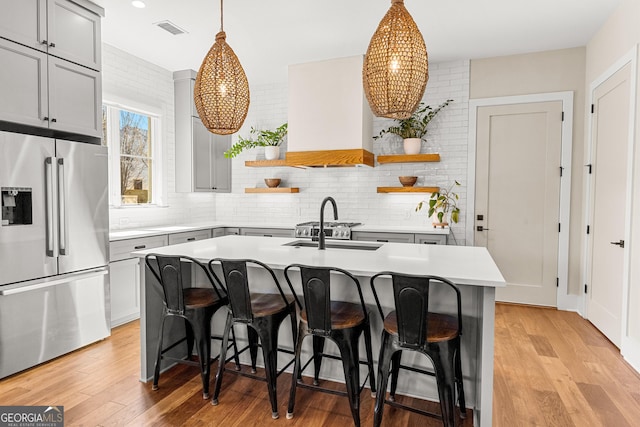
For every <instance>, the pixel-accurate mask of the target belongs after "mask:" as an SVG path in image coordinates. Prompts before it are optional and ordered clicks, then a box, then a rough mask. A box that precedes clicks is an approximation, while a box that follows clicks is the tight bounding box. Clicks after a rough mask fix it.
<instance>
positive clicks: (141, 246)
mask: <svg viewBox="0 0 640 427" xmlns="http://www.w3.org/2000/svg"><path fill="white" fill-rule="evenodd" d="M146 247H147V245H138V246H134V247H133V249H144V248H146Z"/></svg>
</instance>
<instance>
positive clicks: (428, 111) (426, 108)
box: [373, 99, 453, 154]
mask: <svg viewBox="0 0 640 427" xmlns="http://www.w3.org/2000/svg"><path fill="white" fill-rule="evenodd" d="M451 102H453V99H447V100H446V101H445V102H443V103H442V104H440V105H438V106H437V107H435V108H433V107H432V106H430V105H425V103H424V102H421V103H420V106H419V107H418V109H417V110H416V111H415V113H413V114H412V115H411V117H409V118H407V119H402V120H396V123H397V124H396V125H395V126H389V127H388V128H386V129H382V130H381V131H380V133H379V134H378V135H376V136H374V137H373V139H374V140H376V139H379V138H382V137H383V136H385V135H387V134H391V135H397V136H399V137H401V138H402V139H403V140H404V152H405V154H418V153H420V144H421V141H422V139H423V138H424V136H425V135H426V134H427V126H428V125H429V122H431V120H433V119H434V118H435V117H436V116H437V115H438V113H439V112H440V110H442V109H443V108H445V107H446V106H447V105H449V104H450V103H451Z"/></svg>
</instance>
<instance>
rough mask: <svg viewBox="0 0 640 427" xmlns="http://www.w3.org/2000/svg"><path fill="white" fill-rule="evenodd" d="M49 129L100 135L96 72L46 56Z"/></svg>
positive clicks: (98, 91)
mask: <svg viewBox="0 0 640 427" xmlns="http://www.w3.org/2000/svg"><path fill="white" fill-rule="evenodd" d="M48 69H49V128H51V129H57V130H64V131H67V132H73V133H79V134H83V135H92V136H97V137H101V136H102V108H101V103H102V102H101V100H102V79H101V78H100V73H99V72H97V71H94V70H91V69H88V68H85V67H81V66H79V65H76V64H73V63H71V62H67V61H63V60H61V59H58V58H54V57H51V56H50V57H49V67H48Z"/></svg>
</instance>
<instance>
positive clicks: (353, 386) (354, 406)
mask: <svg viewBox="0 0 640 427" xmlns="http://www.w3.org/2000/svg"><path fill="white" fill-rule="evenodd" d="M291 269H297V270H299V271H300V277H301V281H302V291H303V295H304V307H303V306H302V304H301V303H300V301H299V299H298V297H297V296H296V302H297V304H298V306H299V308H300V322H299V326H298V340H297V343H296V352H295V353H296V355H295V365H294V370H293V377H292V380H291V392H290V396H289V408H288V411H287V418H293V410H294V405H295V399H296V387H304V388H308V389H312V390H317V391H322V392H326V393H331V394H338V395H341V396H345V395H346V396H347V397H348V398H349V406H350V409H351V415H352V417H353V422H354V424H355V425H356V426H357V427H358V426H360V393H361V392H362V390H363V388H364V385H365V384H366V379H365V381H364V383H363V384H362V386H361V385H360V366H359V365H360V364H364V365H366V366H367V367H368V370H369V373H368V375H367V377H368V378H369V385H370V387H371V393H372V395H374V396H375V392H376V383H375V377H374V368H373V356H372V349H371V328H370V325H369V313H368V312H367V309H366V306H365V304H364V298H363V296H362V289H361V287H360V282H359V281H358V279H356V278H355V277H354V276H353V275H351V274H350V273H349V272H347V271H345V270H342V269H339V268H331V267H311V266H305V265H300V264H292V265H289V266H287V267H286V268H285V269H284V275H285V278H286V280H287V283H288V284H289V287H290V288H291V291H292V292H294V291H293V284H292V282H291V277H290V276H291V275H292V273H293V270H291ZM332 272H333V273H339V274H342V275H343V276H345V277H347V278H348V279H350V280H348V281H347V283H348V284H351V283H352V284H353V286H354V287H355V288H356V289H357V292H358V296H359V299H360V301H359V302H358V303H351V302H344V301H333V300H332V299H331V273H332ZM294 294H295V292H294ZM309 335H311V336H313V356H312V357H311V358H310V359H309V360H308V361H307V362H306V363H305V364H304V366H302V364H301V360H300V353H301V351H302V342H303V340H304V338H305V337H307V336H309ZM362 335H364V338H365V348H366V352H367V359H366V360H365V361H361V360H360V356H359V348H358V344H359V340H360V337H361V336H362ZM327 338H328V339H330V340H331V341H333V342H334V343H335V344H336V345H337V346H338V349H339V351H340V357H337V356H333V355H329V354H325V353H324V344H325V339H327ZM324 357H328V358H331V359H337V360H341V361H342V366H343V370H344V376H345V384H346V389H347V391H346V392H344V391H339V390H333V389H328V388H324V387H321V386H320V385H319V378H318V376H319V374H320V367H321V365H322V359H323V358H324ZM312 360H313V362H314V376H313V384H305V383H303V382H302V371H304V369H305V368H306V367H307V366H308V365H309V364H310V363H311V361H312Z"/></svg>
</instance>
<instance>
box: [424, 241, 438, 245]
mask: <svg viewBox="0 0 640 427" xmlns="http://www.w3.org/2000/svg"><path fill="white" fill-rule="evenodd" d="M422 244H423V245H437V244H438V242H430V241H428V240H426V241H424V242H422Z"/></svg>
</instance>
